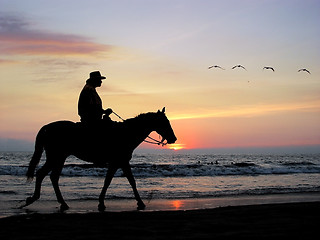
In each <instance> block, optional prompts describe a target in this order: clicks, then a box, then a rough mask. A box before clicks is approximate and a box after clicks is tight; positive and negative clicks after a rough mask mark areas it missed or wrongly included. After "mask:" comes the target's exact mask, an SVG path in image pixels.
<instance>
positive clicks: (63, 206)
mask: <svg viewBox="0 0 320 240" xmlns="http://www.w3.org/2000/svg"><path fill="white" fill-rule="evenodd" d="M68 209H69V206H68V205H67V204H66V203H63V204H61V205H60V211H61V212H64V211H66V210H68Z"/></svg>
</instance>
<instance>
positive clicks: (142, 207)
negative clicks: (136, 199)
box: [137, 202, 146, 210]
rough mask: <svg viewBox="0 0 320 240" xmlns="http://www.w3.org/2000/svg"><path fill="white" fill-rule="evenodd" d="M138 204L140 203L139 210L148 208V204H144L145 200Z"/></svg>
mask: <svg viewBox="0 0 320 240" xmlns="http://www.w3.org/2000/svg"><path fill="white" fill-rule="evenodd" d="M137 205H138V207H137V209H138V210H144V209H145V208H146V205H144V203H143V202H141V203H138V204H137Z"/></svg>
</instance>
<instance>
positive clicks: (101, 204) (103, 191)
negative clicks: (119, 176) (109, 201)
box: [98, 166, 118, 211]
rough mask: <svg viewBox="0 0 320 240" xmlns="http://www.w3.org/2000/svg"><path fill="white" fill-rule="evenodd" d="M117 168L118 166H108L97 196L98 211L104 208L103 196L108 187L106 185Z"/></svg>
mask: <svg viewBox="0 0 320 240" xmlns="http://www.w3.org/2000/svg"><path fill="white" fill-rule="evenodd" d="M117 169H118V168H116V167H113V166H109V168H108V171H107V175H106V178H105V180H104V185H103V188H102V190H101V193H100V196H99V205H98V209H99V211H104V210H105V209H106V206H105V205H104V198H105V196H106V192H107V189H108V187H109V185H110V183H111V181H112V178H113V176H114V174H115V173H116V171H117Z"/></svg>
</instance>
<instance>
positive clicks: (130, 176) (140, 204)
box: [122, 164, 146, 210]
mask: <svg viewBox="0 0 320 240" xmlns="http://www.w3.org/2000/svg"><path fill="white" fill-rule="evenodd" d="M122 171H123V173H124V175H125V176H126V177H127V179H128V181H129V183H130V185H131V187H132V190H133V193H134V197H135V198H136V200H137V205H138V210H144V209H145V208H146V205H145V204H144V203H143V201H142V199H141V197H140V195H139V193H138V190H137V185H136V181H135V180H134V177H133V174H132V171H131V167H130V165H129V164H128V165H126V166H124V167H122Z"/></svg>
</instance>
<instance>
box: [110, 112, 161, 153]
mask: <svg viewBox="0 0 320 240" xmlns="http://www.w3.org/2000/svg"><path fill="white" fill-rule="evenodd" d="M112 113H113V114H114V115H116V116H117V117H118V118H119V119H121V120H122V121H123V122H124V121H125V120H124V119H123V118H122V117H120V116H119V115H118V114H117V113H115V112H114V111H112ZM147 138H149V139H151V140H152V141H149V140H145V139H144V140H143V141H144V142H146V143H150V144H156V145H161V146H162V147H163V146H165V145H167V143H164V142H163V140H162V141H159V140H157V139H154V138H152V137H150V136H149V135H148V136H147Z"/></svg>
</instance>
